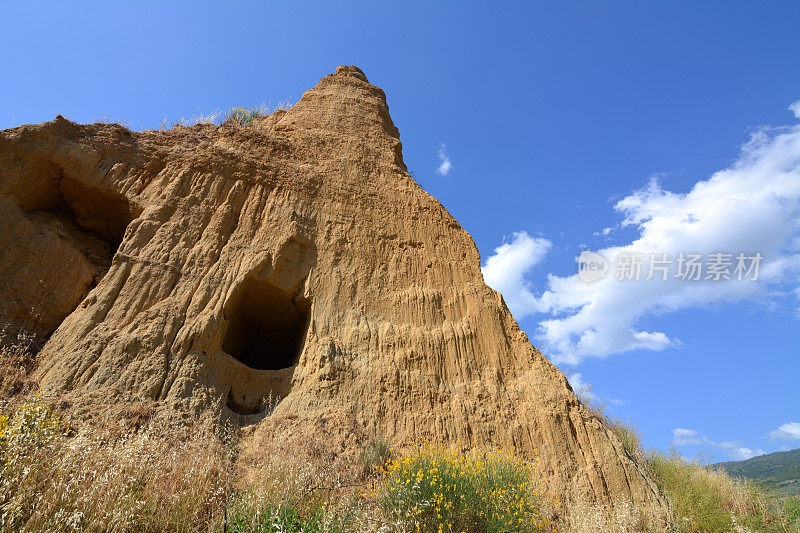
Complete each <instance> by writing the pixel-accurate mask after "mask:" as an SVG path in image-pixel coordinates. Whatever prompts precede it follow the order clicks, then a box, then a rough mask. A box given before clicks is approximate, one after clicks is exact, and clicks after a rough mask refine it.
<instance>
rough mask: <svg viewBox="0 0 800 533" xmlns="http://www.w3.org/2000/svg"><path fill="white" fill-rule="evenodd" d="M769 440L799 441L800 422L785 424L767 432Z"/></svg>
mask: <svg viewBox="0 0 800 533" xmlns="http://www.w3.org/2000/svg"><path fill="white" fill-rule="evenodd" d="M769 438H771V439H779V440H800V422H787V423H785V424H783V425H782V426H781V427H779V428H778V429H774V430H772V431H770V432H769Z"/></svg>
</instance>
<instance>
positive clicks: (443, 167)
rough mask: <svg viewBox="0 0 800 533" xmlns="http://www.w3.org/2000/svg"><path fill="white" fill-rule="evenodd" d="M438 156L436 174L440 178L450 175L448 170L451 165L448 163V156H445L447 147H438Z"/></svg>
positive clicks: (441, 145) (442, 145)
mask: <svg viewBox="0 0 800 533" xmlns="http://www.w3.org/2000/svg"><path fill="white" fill-rule="evenodd" d="M438 155H439V167H438V168H437V169H436V172H438V173H439V174H441V175H442V176H447V175H448V174H449V173H450V169H451V168H453V164H452V163H451V162H450V156H449V155H447V145H445V144H444V143H442V144H440V145H439V152H438Z"/></svg>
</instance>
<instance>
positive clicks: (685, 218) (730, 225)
mask: <svg viewBox="0 0 800 533" xmlns="http://www.w3.org/2000/svg"><path fill="white" fill-rule="evenodd" d="M795 108H796V109H797V110H798V112H799V113H800V103H798V104H794V105H793V110H794V109H795ZM614 209H615V210H616V211H617V212H618V213H619V215H620V219H621V220H620V223H619V224H618V226H620V227H623V228H624V227H630V228H634V229H636V230H637V234H638V237H637V238H635V239H634V240H633V241H632V242H629V243H627V244H622V245H619V246H613V247H607V248H604V249H600V250H597V254H598V256H596V257H599V258H600V260H601V261H605V264H606V266H607V272H606V274H605V277H602V278H601V279H597V280H595V281H594V282H593V283H586V282H585V279H584V281H582V280H581V278H580V277H579V276H578V275H577V274H576V275H572V276H566V277H562V276H557V275H552V274H551V275H550V276H549V277H548V281H547V288H546V290H545V291H544V292H543V293H542V294H541V296H538V297H537V296H535V295H534V294H532V293H531V292H530V290H529V285H528V284H527V283H526V281H525V276H524V275H525V273H526V272H527V271H528V270H529V269H530V267H531V266H532V265H534V264H536V263H537V262H539V261H541V254H543V253H544V252H546V251H547V248H549V243H548V246H546V247H543V246H542V245H541V244H540V245H539V246H536V245H534V244H532V243H527V245H526V244H525V242H522V241H521V242H520V243H519V244H517V245H515V243H517V241H518V237H517V235H519V234H515V237H514V241H513V242H512V243H510V244H504V245H503V246H501V247H499V248H497V249H496V250H495V254H494V255H493V256H491V257H490V258H489V259H488V261H487V263H486V267H485V268H484V276H485V278H486V282H487V283H488V284H489V285H490V286H492V287H494V288H495V289H497V290H499V291H500V292H501V293H503V295H504V296H505V297H506V300H507V302H508V303H509V307H510V308H511V310H512V311H513V312H514V313H515V315H516V316H517V318H520V317H521V316H524V315H526V314H528V313H532V312H539V313H546V314H548V315H550V316H549V317H548V318H546V319H545V320H541V321H540V322H539V332H538V335H537V336H538V340H539V343H540V345H541V347H542V348H543V349H544V350H545V351H546V352H549V353H550V354H551V356H552V358H553V359H554V360H555V361H556V362H564V363H572V364H575V363H578V362H580V360H581V359H583V358H585V357H590V356H596V357H604V356H607V355H609V354H613V353H619V352H625V351H628V350H635V349H646V350H663V349H664V348H667V347H669V346H675V345H679V344H680V340H678V339H675V338H673V337H671V336H670V335H669V334H668V332H663V331H646V330H642V329H640V328H638V327H637V323H638V322H639V321H640V319H642V318H643V317H645V316H648V315H653V314H658V313H663V312H673V311H677V310H679V309H682V308H687V307H695V306H703V305H708V304H712V303H714V304H717V303H724V302H733V301H739V300H743V299H760V300H766V299H767V298H770V297H775V295H776V294H778V295H781V294H784V295H786V294H790V293H792V292H794V294H795V295H796V296H800V288H798V286H797V274H798V272H799V271H800V126H794V127H782V128H761V129H759V130H757V131H755V132H754V133H753V134H752V137H751V139H750V141H749V142H747V143H746V144H745V145H744V146H742V148H741V152H740V154H739V156H738V158H737V160H736V161H735V162H734V163H733V164H732V165H731V166H730V167H728V168H726V169H724V170H720V171H719V172H716V173H715V174H713V175H712V176H711V177H710V178H708V179H705V180H702V181H699V182H697V183H696V184H695V185H694V186H693V187H692V188H691V190H689V191H688V192H686V193H677V192H672V191H669V190H666V189H664V188H663V187H662V186H661V184H660V183H659V181H658V179H656V178H653V179H651V180H650V182H649V183H648V184H647V185H646V186H645V187H644V188H642V189H641V190H638V191H635V192H634V193H632V194H630V195H628V196H626V197H625V198H623V199H621V200H620V201H618V202H617V203H616V205H615V206H614ZM603 233H604V234H605V230H603ZM539 241H544V242H547V241H545V240H544V239H539ZM525 246H527V248H525ZM517 248H523V249H522V250H517ZM525 250H527V251H525ZM533 250H536V251H535V252H534V251H533ZM716 253H722V254H723V256H722V257H719V261H718V264H721V265H724V266H723V268H722V270H725V271H727V272H728V273H729V275H730V277H731V278H732V279H724V278H721V279H715V277H716V275H714V274H713V273H712V272H711V271H710V270H708V265H709V264H710V263H713V262H714V255H713V254H716ZM740 253H741V254H743V255H742V257H743V259H742V261H741V265H740V261H739V260H738V255H739V254H740ZM664 254H666V255H664ZM681 254H684V256H683V259H684V262H683V263H680V259H681ZM690 254H700V255H701V258H700V260H699V262H700V263H702V267H701V268H703V270H702V273H701V276H700V279H698V280H693V281H689V280H686V279H683V277H695V275H694V272H692V271H690V269H689V268H688V265H687V263H686V261H688V260H689V259H691V257H690ZM756 254H760V257H761V259H759V260H752V259H751V258H753V257H756ZM534 259H535V261H534ZM756 263H757V265H758V273H757V279H755V280H753V279H752V278H754V277H756V272H755V269H754V268H753V269H751V267H754V266H755V264H756ZM637 265H638V266H637ZM681 267H682V270H680V271H679V268H681ZM737 267H743V268H741V269H740V270H738V271H737ZM636 271H638V279H627V278H628V277H633V276H634V275H636ZM487 272H488V273H489V274H490V275H489V276H486V273H487ZM687 275H688V276H687ZM739 277H740V278H742V279H741V280H740V279H737V278H739ZM618 278H621V279H618ZM648 278H649V279H648ZM664 278H666V279H664Z"/></svg>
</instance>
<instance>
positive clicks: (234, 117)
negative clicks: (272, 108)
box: [225, 107, 266, 126]
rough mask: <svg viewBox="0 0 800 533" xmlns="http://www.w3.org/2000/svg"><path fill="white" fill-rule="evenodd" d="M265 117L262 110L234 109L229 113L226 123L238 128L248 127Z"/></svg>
mask: <svg viewBox="0 0 800 533" xmlns="http://www.w3.org/2000/svg"><path fill="white" fill-rule="evenodd" d="M265 115H266V114H265V113H264V112H263V111H262V110H261V108H254V109H248V108H246V107H234V108H233V109H231V110H230V112H229V113H228V116H227V117H226V118H225V122H230V123H233V124H236V125H238V126H248V125H250V124H251V123H252V122H253V121H254V120H255V119H257V118H259V117H263V116H265Z"/></svg>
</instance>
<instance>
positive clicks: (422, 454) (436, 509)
mask: <svg viewBox="0 0 800 533" xmlns="http://www.w3.org/2000/svg"><path fill="white" fill-rule="evenodd" d="M376 496H377V499H378V502H379V504H380V505H381V507H382V509H383V511H384V512H385V513H386V515H387V517H391V518H394V519H395V520H396V521H398V522H400V523H401V524H404V526H405V527H406V528H410V529H415V530H416V531H426V532H428V531H431V532H432V531H482V532H486V533H490V532H501V531H544V530H545V528H546V527H547V521H546V520H545V519H544V517H543V513H542V503H543V496H542V493H541V492H540V483H539V479H538V476H537V472H536V468H535V466H534V465H533V464H532V463H529V462H525V461H522V460H521V459H519V458H517V457H515V456H514V455H513V454H511V453H508V452H505V451H501V450H496V449H493V450H488V451H477V450H476V451H473V452H471V453H469V454H464V453H459V452H456V451H453V450H449V449H445V448H439V447H435V446H432V445H423V446H418V447H416V448H415V449H413V450H411V451H408V452H406V453H404V454H403V455H401V456H400V457H398V458H397V459H395V460H393V461H391V462H390V463H389V465H388V466H387V468H386V469H385V471H384V472H383V476H382V479H381V483H380V486H379V489H378V492H377V494H376Z"/></svg>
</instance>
